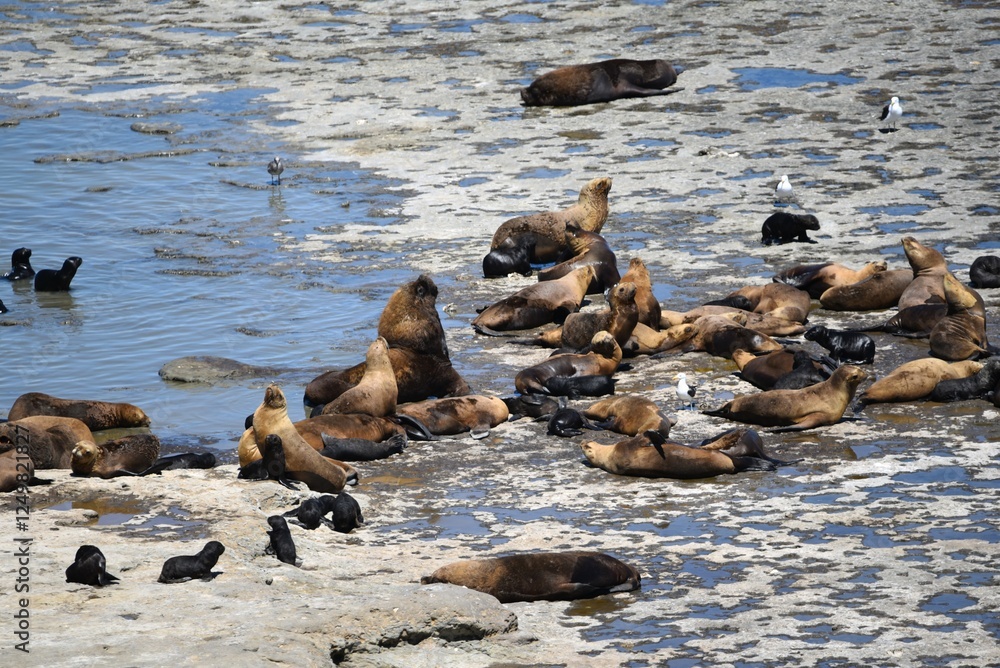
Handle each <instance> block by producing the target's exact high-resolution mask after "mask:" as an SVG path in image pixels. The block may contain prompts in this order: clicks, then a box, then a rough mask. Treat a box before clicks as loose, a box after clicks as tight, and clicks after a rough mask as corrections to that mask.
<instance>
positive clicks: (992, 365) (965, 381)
mask: <svg viewBox="0 0 1000 668" xmlns="http://www.w3.org/2000/svg"><path fill="white" fill-rule="evenodd" d="M998 386H1000V356H994V357H990V358H989V359H987V360H986V361H985V362H983V368H981V369H980V370H979V371H977V372H975V373H974V374H972V375H971V376H966V377H965V378H952V379H945V380H941V381H939V382H938V384H937V385H935V386H934V389H933V390H932V391H931V394H930V397H929V398H930V400H931V401H942V402H948V401H966V400H968V399H986V400H987V401H989V400H990V399H991V397H990V393H991V392H992V393H993V397H992V400H993V402H994V403H995V402H996V391H997V389H998Z"/></svg>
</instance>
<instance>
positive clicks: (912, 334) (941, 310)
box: [849, 304, 948, 339]
mask: <svg viewBox="0 0 1000 668" xmlns="http://www.w3.org/2000/svg"><path fill="white" fill-rule="evenodd" d="M946 315H948V305H947V304H917V305H916V306H907V307H906V308H904V309H900V310H899V311H897V312H896V315H894V316H892V317H891V318H889V319H888V320H887V321H885V322H883V323H879V324H876V325H869V326H865V327H858V328H856V329H853V330H849V331H856V332H885V333H887V334H893V335H895V336H905V337H908V338H914V339H924V338H927V337H929V336H930V335H931V332H932V331H933V330H934V326H935V325H937V324H938V323H939V322H940V321H941V318H943V317H945V316H946Z"/></svg>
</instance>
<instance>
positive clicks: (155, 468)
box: [136, 459, 173, 476]
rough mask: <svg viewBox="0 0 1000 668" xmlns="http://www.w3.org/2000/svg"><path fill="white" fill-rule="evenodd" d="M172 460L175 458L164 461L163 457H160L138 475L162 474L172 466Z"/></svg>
mask: <svg viewBox="0 0 1000 668" xmlns="http://www.w3.org/2000/svg"><path fill="white" fill-rule="evenodd" d="M172 461H173V460H170V459H168V460H166V461H163V460H162V459H158V460H156V461H155V462H154V463H153V465H152V466H150V467H149V468H148V469H146V470H145V471H143V472H142V473H138V474H136V475H140V476H147V475H161V474H162V473H163V472H164V471H166V470H167V469H169V468H170V464H171V463H172Z"/></svg>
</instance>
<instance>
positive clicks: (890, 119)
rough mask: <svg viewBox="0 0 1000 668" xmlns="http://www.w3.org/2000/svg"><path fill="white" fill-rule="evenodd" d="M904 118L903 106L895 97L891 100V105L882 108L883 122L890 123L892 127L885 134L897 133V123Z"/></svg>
mask: <svg viewBox="0 0 1000 668" xmlns="http://www.w3.org/2000/svg"><path fill="white" fill-rule="evenodd" d="M902 117H903V105H901V104H900V103H899V98H898V97H895V96H893V98H892V99H891V100H889V104H887V105H885V106H884V107H882V119H881V120H882V122H883V123H888V124H889V125H890V126H891V127H890V128H886V129H885V132H895V131H896V129H897V128H896V121H898V120H899V119H900V118H902Z"/></svg>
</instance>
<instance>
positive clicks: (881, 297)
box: [819, 269, 913, 311]
mask: <svg viewBox="0 0 1000 668" xmlns="http://www.w3.org/2000/svg"><path fill="white" fill-rule="evenodd" d="M912 282H913V272H912V271H911V270H909V269H889V270H887V271H882V272H879V273H877V274H873V275H872V276H869V277H868V278H866V279H864V280H863V281H858V282H857V283H851V284H850V285H838V286H835V287H832V288H830V289H829V290H827V291H826V292H824V293H823V294H822V295H820V297H819V303H820V305H821V306H822V307H823V308H825V309H830V310H831V311H881V310H882V309H887V308H892V307H893V306H896V305H897V304H898V303H899V298H900V297H901V296H902V295H903V292H904V291H905V290H906V288H907V287H908V286H909V285H910V283H912Z"/></svg>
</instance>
